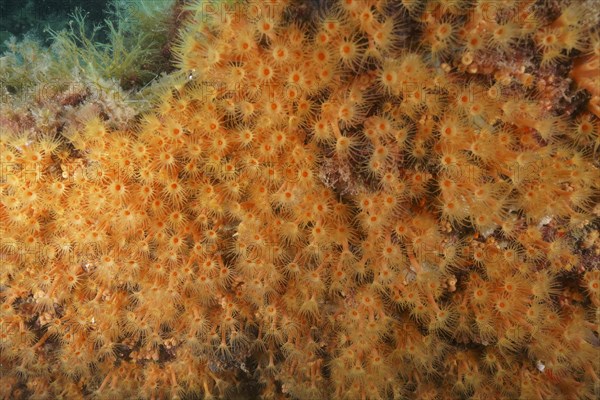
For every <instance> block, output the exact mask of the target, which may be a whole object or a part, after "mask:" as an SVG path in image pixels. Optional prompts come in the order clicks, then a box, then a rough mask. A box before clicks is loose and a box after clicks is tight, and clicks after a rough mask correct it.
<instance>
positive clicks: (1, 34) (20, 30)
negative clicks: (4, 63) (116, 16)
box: [0, 0, 131, 52]
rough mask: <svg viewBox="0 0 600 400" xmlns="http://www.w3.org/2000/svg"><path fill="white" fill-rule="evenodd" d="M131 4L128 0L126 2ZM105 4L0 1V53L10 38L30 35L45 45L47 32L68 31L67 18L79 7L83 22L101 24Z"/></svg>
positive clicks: (96, 0)
mask: <svg viewBox="0 0 600 400" xmlns="http://www.w3.org/2000/svg"><path fill="white" fill-rule="evenodd" d="M125 1H131V0H125ZM107 3H108V1H107V0H92V1H90V0H88V1H81V0H0V52H4V51H5V50H6V45H5V41H6V40H8V39H9V38H10V37H11V35H14V36H16V37H17V39H21V38H22V37H23V35H25V34H30V35H32V36H33V37H35V38H37V39H39V40H40V41H41V42H42V43H44V44H48V43H47V40H48V38H49V35H48V33H46V32H44V31H45V29H46V28H51V29H53V30H56V31H59V30H61V29H63V28H65V27H67V24H68V21H69V19H70V17H69V14H70V13H72V12H73V10H75V8H77V7H79V8H81V9H82V10H83V11H84V12H86V13H87V18H86V20H87V21H88V22H90V23H95V24H97V23H100V22H102V21H103V20H104V18H105V17H106V14H105V9H106V7H107Z"/></svg>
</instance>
